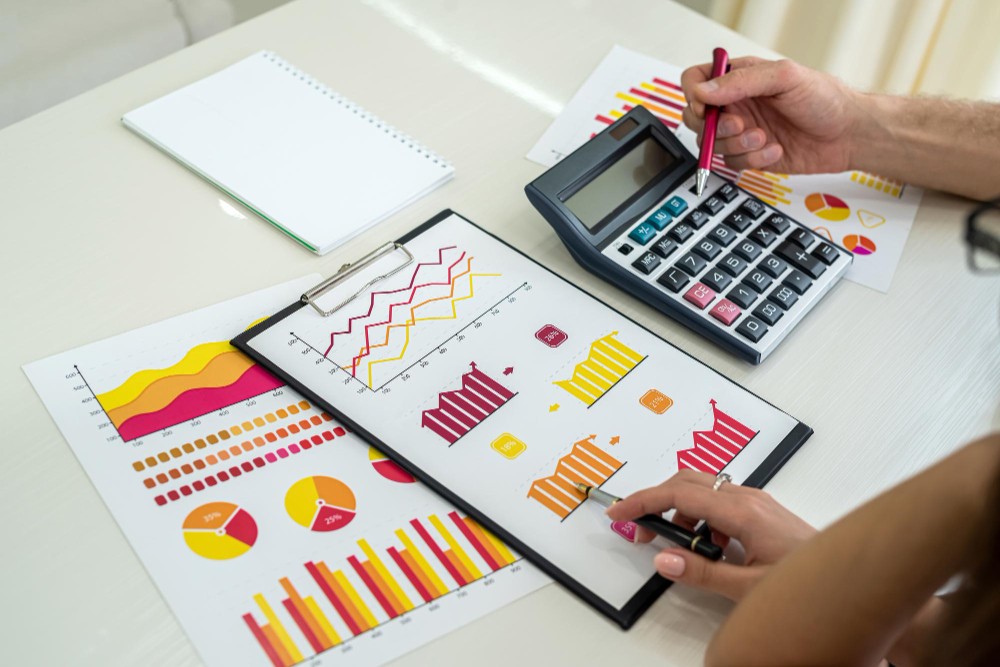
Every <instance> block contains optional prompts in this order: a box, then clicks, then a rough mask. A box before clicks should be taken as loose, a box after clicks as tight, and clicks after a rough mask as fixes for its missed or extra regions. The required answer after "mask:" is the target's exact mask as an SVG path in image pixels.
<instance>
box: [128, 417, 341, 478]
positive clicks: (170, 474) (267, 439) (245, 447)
mask: <svg viewBox="0 0 1000 667" xmlns="http://www.w3.org/2000/svg"><path fill="white" fill-rule="evenodd" d="M332 419H333V417H331V416H330V415H328V414H326V413H325V412H324V413H322V414H320V415H312V416H311V417H310V418H309V419H308V420H306V419H303V420H301V421H300V422H299V423H298V424H288V426H287V428H286V427H281V428H278V429H276V430H274V431H271V432H269V433H265V434H264V435H263V436H258V437H256V438H254V439H253V441H252V442H251V441H250V440H245V441H243V442H242V443H240V444H239V445H232V446H230V447H229V449H228V450H227V449H219V450H218V451H216V452H215V453H213V454H209V455H208V456H206V457H205V458H204V459H195V460H194V461H191V462H190V463H185V464H184V465H182V466H180V467H179V468H171V469H170V470H167V471H164V472H161V473H159V474H158V475H156V477H155V479H154V478H153V477H147V478H146V479H144V480H142V483H143V484H144V485H145V486H146V488H147V489H152V488H153V487H155V486H156V485H157V483H159V484H166V483H167V482H169V481H170V480H172V479H180V477H181V474H184V475H190V474H191V473H193V472H194V471H195V470H203V469H205V467H207V466H214V465H215V464H217V463H219V461H228V460H229V457H230V456H240V455H241V454H243V453H244V452H251V451H253V450H254V447H255V446H256V447H263V446H264V445H266V444H268V443H272V442H277V441H278V439H279V438H287V437H288V435H289V433H291V434H292V435H295V434H298V433H299V432H300V431H305V430H308V429H310V428H312V427H313V426H319V425H320V424H322V423H323V422H324V421H330V420H332Z"/></svg>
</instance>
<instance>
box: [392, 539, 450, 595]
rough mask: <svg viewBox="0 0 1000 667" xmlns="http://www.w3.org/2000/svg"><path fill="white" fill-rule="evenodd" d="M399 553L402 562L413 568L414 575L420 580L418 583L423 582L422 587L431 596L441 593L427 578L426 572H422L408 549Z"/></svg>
mask: <svg viewBox="0 0 1000 667" xmlns="http://www.w3.org/2000/svg"><path fill="white" fill-rule="evenodd" d="M399 555H400V557H401V558H402V559H403V562H404V563H406V564H407V565H409V566H410V569H411V570H413V574H414V576H416V578H417V579H418V580H420V583H421V584H423V587H424V588H425V589H426V590H427V593H428V594H430V596H431V597H432V598H436V597H438V596H440V595H441V593H440V592H438V589H437V586H435V585H434V584H433V583H431V580H430V579H428V578H427V574H426V573H425V572H424V570H423V568H422V567H420V566H419V565H418V564H417V561H415V560H413V556H411V555H410V552H409V551H407V550H406V549H403V550H402V551H400V552H399Z"/></svg>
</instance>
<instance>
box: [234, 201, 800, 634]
mask: <svg viewBox="0 0 1000 667" xmlns="http://www.w3.org/2000/svg"><path fill="white" fill-rule="evenodd" d="M452 215H456V216H458V217H459V218H461V219H462V220H464V221H465V222H467V223H469V224H470V225H472V226H473V227H475V228H476V229H478V230H479V231H481V232H483V233H484V234H486V235H487V236H490V237H491V238H493V239H494V240H496V241H498V242H500V243H502V244H504V245H505V246H507V247H508V248H510V249H511V250H513V251H514V252H517V253H518V254H520V255H521V256H522V257H524V258H525V259H527V260H529V261H531V262H534V263H535V264H536V265H538V266H540V267H542V268H543V269H545V270H546V271H548V272H549V273H551V274H552V275H553V276H555V277H556V278H558V279H559V280H561V281H563V282H564V283H566V284H568V285H571V286H573V287H575V288H576V289H578V290H580V291H581V292H583V293H584V294H586V295H587V296H589V297H590V298H592V299H594V300H595V301H597V302H598V303H600V304H601V305H603V306H605V307H606V308H608V309H610V310H611V311H612V312H614V313H616V314H618V315H619V316H621V317H624V318H625V319H626V320H628V321H629V322H631V323H632V324H634V325H636V326H638V327H640V328H641V329H643V330H644V331H646V332H648V333H649V334H651V335H652V336H655V337H656V338H659V339H660V340H662V341H663V342H665V343H666V344H667V345H669V346H670V347H672V348H674V349H675V350H677V351H678V352H680V353H682V354H684V355H686V356H687V357H689V358H691V359H693V360H694V361H696V362H698V363H699V364H701V365H702V366H705V367H706V368H708V369H709V370H711V371H712V372H714V373H715V374H716V375H718V376H719V377H721V378H723V379H725V380H727V381H729V382H730V383H732V384H734V385H736V386H737V387H739V388H740V389H742V390H743V391H745V392H747V393H748V394H750V395H751V396H753V397H755V398H757V399H758V400H760V401H762V402H763V403H765V404H767V405H770V406H771V407H772V408H774V409H775V410H778V411H779V412H784V410H782V409H781V408H779V407H777V406H775V405H774V404H772V403H771V402H769V401H767V400H765V399H763V398H761V397H760V396H758V395H757V394H755V393H753V392H752V391H750V390H749V389H747V388H746V387H744V386H743V385H741V384H739V383H738V382H736V381H735V380H733V379H731V378H729V377H727V376H725V375H723V374H722V373H720V372H719V371H717V370H715V369H714V368H712V367H711V366H709V365H708V364H706V363H704V362H703V361H701V360H700V359H698V358H697V357H695V356H694V355H692V354H689V353H688V352H686V351H684V350H682V349H681V348H679V347H677V346H676V345H674V344H673V343H671V342H670V341H668V340H667V339H665V338H663V336H660V335H659V334H657V333H655V332H653V331H650V330H649V328H647V327H645V326H643V325H642V324H640V323H639V322H636V321H635V320H633V319H632V318H631V317H629V316H628V315H626V314H624V313H622V312H621V311H619V310H618V309H617V308H615V307H614V306H611V305H609V304H608V303H605V302H604V301H602V300H601V299H599V298H598V297H596V296H594V295H593V294H591V293H590V292H587V291H586V290H584V289H583V288H582V287H580V286H578V285H576V284H574V283H572V282H570V281H569V280H567V279H565V278H563V277H562V276H560V275H559V274H558V273H556V272H555V271H553V270H552V269H550V268H548V267H547V266H545V265H544V264H541V263H540V262H538V261H536V260H535V259H533V258H531V257H529V256H528V255H526V254H525V253H523V252H521V251H520V250H519V249H517V248H515V247H514V246H512V245H510V244H509V243H507V242H506V241H504V240H503V239H501V238H499V237H498V236H496V235H495V234H492V233H491V232H489V231H487V230H485V229H483V228H482V227H480V226H479V225H477V224H476V223H474V222H472V221H471V220H469V219H468V218H466V217H465V216H463V215H461V214H460V213H456V212H455V211H452V210H451V209H444V210H443V211H441V212H440V213H438V214H437V215H435V216H434V217H432V218H430V219H429V220H427V221H426V222H424V223H422V224H420V225H418V226H417V227H415V228H413V229H412V230H410V231H409V232H407V233H406V234H404V235H403V236H401V237H400V238H399V239H398V240H397V241H396V242H397V243H407V242H409V241H410V240H412V239H414V238H416V237H417V236H419V235H421V234H423V233H424V232H425V231H427V230H428V229H430V228H431V227H433V226H434V225H436V224H438V223H439V222H441V221H443V220H446V219H447V218H449V217H451V216H452ZM305 306H306V304H305V303H303V302H302V301H296V302H295V303H293V304H291V305H289V306H287V307H286V308H283V309H282V310H280V311H278V312H277V313H275V314H274V315H272V316H271V317H268V318H267V319H266V320H264V321H262V322H260V323H259V324H257V325H256V326H254V327H252V328H250V329H248V330H246V331H244V332H243V333H241V334H240V335H238V336H237V337H236V338H234V339H233V340H232V341H230V344H231V345H233V347H235V348H237V349H238V350H240V351H242V352H243V353H244V354H246V355H247V356H249V357H250V358H251V359H253V360H254V361H256V362H257V363H259V364H260V365H262V366H264V368H265V369H267V371H268V372H270V373H271V374H272V375H274V376H276V377H278V378H279V379H281V380H283V381H284V382H285V384H287V385H288V386H290V387H292V388H293V389H295V390H296V391H298V392H299V393H300V394H302V395H303V396H305V397H306V398H307V399H309V400H311V401H312V402H313V403H314V404H315V405H318V406H320V407H322V408H323V409H324V410H326V411H327V412H328V413H330V414H331V415H333V416H334V417H336V418H337V419H338V420H340V421H341V422H342V423H343V424H344V425H345V426H347V427H348V428H349V429H351V431H352V432H353V433H355V434H356V435H358V436H359V437H361V438H363V439H364V440H366V441H368V442H369V443H372V444H374V445H375V446H376V447H377V448H378V449H379V451H381V452H382V453H383V454H387V455H389V457H390V458H391V459H392V461H393V462H395V463H396V464H398V465H400V466H402V467H403V469H404V470H406V472H408V473H410V474H411V475H413V476H414V477H416V478H417V479H419V480H420V481H421V482H423V483H424V484H426V485H427V486H429V487H430V488H431V489H432V490H433V491H434V492H435V493H437V494H438V495H440V496H441V497H443V498H444V499H445V500H447V501H448V502H450V503H452V504H453V505H455V506H456V507H458V508H459V509H461V510H462V511H463V512H465V513H466V514H468V515H470V516H472V517H473V518H475V519H476V521H478V522H479V523H481V524H482V525H484V526H485V527H486V528H487V529H489V531H490V532H492V533H493V534H495V535H497V536H498V537H499V538H500V539H502V540H503V541H504V542H507V543H508V544H510V545H511V546H513V547H514V549H515V550H516V551H518V552H520V553H521V554H522V555H524V556H525V557H526V558H527V559H528V560H530V561H531V562H532V563H533V564H534V565H535V566H537V567H538V568H539V569H541V570H542V571H543V572H545V573H546V574H547V575H549V576H550V577H552V578H553V579H554V580H556V581H558V582H559V583H561V584H562V585H563V586H565V587H566V588H568V589H569V590H570V591H571V592H572V593H574V594H575V595H577V596H578V597H580V598H582V599H583V600H584V601H585V602H587V603H588V604H590V605H591V606H592V607H594V608H595V609H597V610H598V611H600V612H601V613H602V614H604V615H605V616H607V617H608V618H610V619H611V620H613V621H615V622H616V623H618V625H620V626H621V628H622V629H623V630H628V629H629V628H630V627H632V625H633V624H634V623H635V622H636V621H637V620H638V619H639V617H640V616H641V615H642V613H643V612H645V611H646V609H648V608H649V607H650V606H651V605H652V604H653V603H654V602H655V601H656V600H657V598H659V596H660V595H661V594H662V593H663V591H665V590H666V589H667V588H669V586H670V585H671V583H673V582H671V581H670V580H668V579H664V578H663V577H661V576H659V575H658V574H654V575H653V576H652V577H650V579H649V580H648V581H647V582H646V583H645V584H644V585H643V586H642V588H640V589H639V590H638V591H637V592H636V593H635V595H633V596H632V598H631V599H629V601H628V602H626V603H625V604H624V605H623V606H622V608H621V609H616V608H615V607H613V606H612V605H610V604H609V603H608V602H606V601H605V600H603V599H601V598H600V597H598V596H597V595H595V594H594V593H593V592H592V591H591V590H590V589H589V588H587V587H586V586H584V585H583V584H581V583H580V582H578V581H577V580H576V579H574V578H573V577H571V576H569V575H568V574H566V572H564V571H563V570H561V569H559V568H557V567H556V566H555V565H554V564H553V563H551V562H550V561H548V560H547V559H545V558H543V557H542V556H541V555H540V554H539V553H537V552H536V551H534V550H533V549H531V548H530V547H528V546H527V545H526V544H524V543H523V542H521V540H519V539H517V538H516V537H514V536H513V535H511V534H510V533H508V532H507V531H506V530H503V529H502V528H500V526H498V525H497V524H496V523H494V522H493V520H492V519H490V518H489V517H488V516H486V515H485V514H483V513H482V512H480V511H479V510H478V509H476V508H475V507H473V506H472V505H470V504H469V503H467V502H466V501H465V500H463V499H462V498H461V497H459V496H458V495H456V494H455V493H453V492H452V491H451V490H450V489H448V488H447V487H445V486H444V485H443V484H441V483H439V482H438V481H437V480H435V479H434V478H432V477H430V476H429V475H426V474H424V472H423V471H422V470H421V469H420V468H418V467H417V466H415V465H413V464H412V463H411V462H410V461H409V460H408V459H406V458H405V457H403V456H401V455H400V454H399V453H398V452H396V451H395V450H394V449H393V448H391V447H388V446H387V445H386V444H385V443H384V442H382V441H381V440H379V439H378V438H376V437H375V436H374V435H372V434H371V433H370V432H369V431H367V430H366V429H365V428H364V427H362V426H361V425H360V424H358V423H357V422H355V421H354V420H353V419H351V418H350V417H349V416H348V415H347V414H346V413H344V412H342V411H340V410H338V409H337V408H335V407H334V406H333V405H332V404H330V403H328V402H327V401H326V400H324V399H323V398H321V397H320V396H319V395H317V394H316V393H315V392H313V391H312V390H311V389H309V388H308V387H306V386H305V385H303V384H302V383H301V382H299V381H298V380H296V379H295V378H293V377H292V376H291V375H289V374H288V373H286V372H285V371H283V370H282V369H281V368H279V367H277V366H276V365H275V364H274V363H273V362H271V360H270V359H268V358H267V357H266V356H264V355H263V354H261V353H260V352H258V351H257V350H254V349H253V348H252V347H251V346H250V344H249V341H250V340H251V339H252V338H254V337H255V336H257V335H259V334H261V333H263V332H264V331H266V330H267V329H270V328H271V327H272V326H274V325H275V324H277V323H278V322H281V321H282V320H284V319H285V318H286V317H288V316H289V315H291V314H293V313H295V312H296V311H298V310H299V309H300V308H304V307H305ZM785 414H788V413H787V412H785ZM789 416H791V415H789ZM793 419H794V417H793ZM795 421H796V422H797V423H796V425H795V426H794V427H792V430H791V431H789V432H788V433H787V434H786V435H785V437H784V438H783V439H782V440H781V442H780V443H778V445H777V446H776V447H775V448H774V449H773V450H772V451H771V453H770V454H768V455H767V457H766V458H765V459H764V461H763V462H762V463H761V464H760V465H759V466H757V468H756V469H754V471H753V472H752V473H750V475H749V476H748V477H747V479H746V481H744V483H743V486H752V487H756V488H762V487H763V486H764V484H766V483H767V482H768V481H769V480H770V479H771V478H772V477H774V475H775V474H776V473H777V472H778V470H779V469H780V468H781V466H783V465H784V464H785V462H786V461H788V459H789V458H791V456H792V455H793V454H794V453H795V452H796V451H797V450H798V449H799V447H801V446H802V445H803V444H804V443H805V441H806V440H807V439H808V438H809V436H810V435H812V433H813V430H812V429H811V428H810V427H809V426H806V425H805V424H803V423H802V422H800V421H798V420H795Z"/></svg>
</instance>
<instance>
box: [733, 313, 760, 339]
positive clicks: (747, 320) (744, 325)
mask: <svg viewBox="0 0 1000 667" xmlns="http://www.w3.org/2000/svg"><path fill="white" fill-rule="evenodd" d="M736 332H737V333H739V334H740V335H741V336H743V337H744V338H747V339H749V340H750V342H751V343H756V342H757V341H759V340H760V339H761V338H762V337H763V336H764V334H766V333H767V327H766V326H764V323H763V322H761V321H760V320H758V319H757V318H756V317H752V316H750V315H747V316H746V317H744V318H743V321H742V322H740V325H739V326H738V327H736Z"/></svg>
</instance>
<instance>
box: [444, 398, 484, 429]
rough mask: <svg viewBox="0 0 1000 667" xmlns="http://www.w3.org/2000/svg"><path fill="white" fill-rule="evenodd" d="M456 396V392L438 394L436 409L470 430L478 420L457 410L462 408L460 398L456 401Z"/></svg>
mask: <svg viewBox="0 0 1000 667" xmlns="http://www.w3.org/2000/svg"><path fill="white" fill-rule="evenodd" d="M456 394H458V392H457V391H446V392H445V393H443V394H440V395H439V396H438V408H439V409H440V410H441V411H442V412H446V413H447V414H448V415H449V416H450V417H453V418H454V419H457V420H458V421H460V422H462V423H463V424H465V427H466V428H472V427H473V426H475V425H476V424H478V423H479V420H478V419H476V418H475V417H471V416H469V415H467V414H465V413H464V412H462V411H461V410H460V409H459V408H460V407H462V405H461V403H460V401H461V398H459V400H457V401H456V400H455V398H456Z"/></svg>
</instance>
